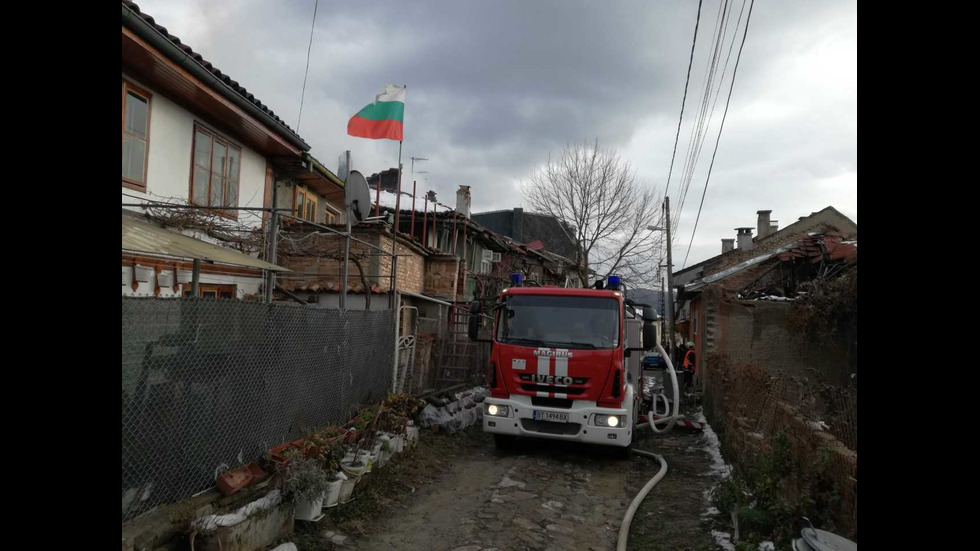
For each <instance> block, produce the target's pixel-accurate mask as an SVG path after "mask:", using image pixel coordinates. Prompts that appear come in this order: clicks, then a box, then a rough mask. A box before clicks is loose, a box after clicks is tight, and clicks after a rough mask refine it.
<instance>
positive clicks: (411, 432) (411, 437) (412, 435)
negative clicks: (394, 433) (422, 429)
mask: <svg viewBox="0 0 980 551" xmlns="http://www.w3.org/2000/svg"><path fill="white" fill-rule="evenodd" d="M405 437H406V439H407V440H408V444H409V446H410V447H414V446H415V445H416V444H418V443H419V428H418V427H416V426H415V425H414V423H412V422H411V421H409V422H408V426H407V427H405Z"/></svg>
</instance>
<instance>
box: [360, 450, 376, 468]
mask: <svg viewBox="0 0 980 551" xmlns="http://www.w3.org/2000/svg"><path fill="white" fill-rule="evenodd" d="M357 458H358V459H360V460H361V461H363V462H364V465H366V466H365V468H364V472H365V473H369V472H371V470H372V469H374V464H375V462H376V461H377V460H378V456H377V455H375V454H373V453H371V452H369V451H367V450H361V451H360V452H358V453H357Z"/></svg>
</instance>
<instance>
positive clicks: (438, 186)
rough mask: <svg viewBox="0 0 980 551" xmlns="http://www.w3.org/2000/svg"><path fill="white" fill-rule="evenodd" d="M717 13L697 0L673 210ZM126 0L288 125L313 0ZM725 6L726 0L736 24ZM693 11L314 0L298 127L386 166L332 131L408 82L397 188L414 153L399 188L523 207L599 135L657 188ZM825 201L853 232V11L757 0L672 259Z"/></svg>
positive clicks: (324, 154) (370, 145)
mask: <svg viewBox="0 0 980 551" xmlns="http://www.w3.org/2000/svg"><path fill="white" fill-rule="evenodd" d="M723 1H724V0H704V3H703V7H702V14H701V29H700V32H699V36H698V47H697V49H696V52H695V57H694V65H693V68H692V71H691V85H690V90H689V92H688V100H687V104H688V105H687V109H686V111H685V115H684V117H685V120H684V125H683V127H682V129H681V136H680V143H679V145H678V154H677V161H675V168H674V173H673V175H672V176H671V183H670V196H671V202H672V205H677V204H678V203H679V202H680V200H681V197H679V196H678V194H679V193H680V191H681V190H680V188H681V186H680V184H679V180H680V178H679V176H680V174H681V172H682V165H683V161H684V158H685V155H686V151H687V147H688V143H689V141H690V134H691V129H692V126H693V122H694V119H695V115H696V109H697V103H698V102H699V101H700V99H701V86H702V83H703V81H704V80H703V79H704V75H705V71H706V68H707V64H708V61H709V58H710V52H709V46H710V44H711V42H712V37H713V34H714V27H715V24H716V21H717V14H718V11H719V6H720V5H721V2H723ZM138 4H139V6H140V9H141V10H142V11H143V12H145V13H148V14H150V15H152V16H153V17H154V18H155V19H156V21H157V22H158V23H159V24H161V25H163V26H165V27H167V29H168V31H170V33H171V34H174V35H176V36H178V37H180V38H181V40H182V41H183V42H184V43H187V44H189V45H191V47H193V48H194V49H195V50H196V51H198V52H199V53H201V55H203V56H204V57H205V58H206V59H208V60H209V61H211V62H212V63H214V64H215V65H216V66H217V67H219V68H220V69H221V70H222V71H223V72H225V73H227V74H229V75H231V76H232V78H234V79H235V80H237V81H238V82H239V83H241V84H242V85H243V86H245V87H246V88H247V89H248V90H249V91H250V92H252V93H253V94H255V95H256V96H257V97H258V98H260V99H261V100H262V101H263V103H265V104H266V105H268V106H270V107H271V108H272V110H273V111H275V112H276V114H277V115H279V116H280V117H281V118H282V119H283V120H285V121H286V122H287V124H289V125H290V126H291V127H293V128H294V129H295V128H296V118H297V115H298V113H299V105H300V92H301V89H302V85H303V73H304V69H305V67H306V53H307V47H308V46H309V38H310V22H311V19H312V16H313V8H314V0H290V1H283V2H272V1H261V0H242V1H236V2H217V1H214V0H141V1H138ZM741 5H742V3H741V1H735V2H734V3H733V6H734V9H735V12H734V14H735V16H737V15H738V13H739V10H740V9H741ZM697 8H698V3H697V2H696V1H694V0H686V1H679V0H672V1H664V2H649V1H629V2H627V1H610V2H585V1H556V0H553V1H541V0H538V1H534V2H527V1H511V2H504V1H492V2H491V1H454V2H440V1H432V2H429V1H412V2H404V1H384V2H382V1H378V2H372V1H366V0H365V1H358V2H353V1H349V2H339V1H331V0H322V1H321V2H320V5H319V7H318V11H317V17H316V30H315V34H314V38H313V48H312V55H311V60H310V69H309V80H308V83H307V86H306V99H305V102H304V105H303V115H302V122H301V124H300V127H299V134H300V135H301V136H302V137H303V138H304V139H305V140H306V141H307V143H309V144H310V145H311V146H312V147H313V149H312V153H313V155H314V156H316V157H317V158H318V159H320V160H321V161H323V162H324V163H326V164H327V165H328V166H330V167H332V168H336V166H335V165H336V158H337V156H338V155H339V154H340V153H341V152H342V151H344V150H346V149H350V150H352V156H353V159H354V167H355V168H356V169H358V170H361V171H362V172H364V173H365V174H371V173H373V172H376V171H378V170H381V169H384V168H387V167H393V166H396V162H397V156H398V144H397V143H395V142H392V141H388V140H365V139H361V138H353V137H350V136H347V121H348V119H349V118H350V117H351V116H352V115H354V114H355V113H356V112H357V111H358V110H360V109H361V107H363V106H364V105H365V104H367V103H369V102H371V101H372V100H373V99H374V96H375V94H377V93H378V92H380V91H381V90H382V88H383V86H384V84H386V83H394V84H407V85H408V92H407V95H406V107H405V144H404V152H403V162H404V163H405V168H406V176H405V179H404V182H405V184H407V188H408V190H409V191H410V190H411V178H410V175H409V174H408V173H407V171H408V169H409V161H408V158H409V157H410V156H416V157H428V158H429V159H431V160H430V161H428V162H424V163H422V164H421V165H417V166H416V169H417V170H427V171H429V173H430V174H428V175H425V176H424V177H426V178H428V181H427V182H423V176H421V175H418V176H416V179H417V180H418V181H419V189H420V190H424V189H434V190H435V191H436V192H437V193H438V196H439V200H440V201H441V202H443V203H447V204H453V203H454V201H455V199H454V193H455V189H456V187H457V185H458V184H468V185H471V186H472V192H473V209H474V211H484V210H493V209H505V208H512V207H516V206H522V205H523V198H522V196H521V193H520V187H521V183H522V182H526V181H527V179H528V177H529V175H530V174H531V173H532V172H533V171H534V169H535V167H536V166H540V165H541V164H542V163H544V162H545V161H546V160H547V158H548V154H549V152H557V151H558V150H560V149H561V147H562V146H563V145H564V144H566V143H568V142H581V141H583V140H589V141H591V140H595V139H597V138H598V140H599V141H600V143H601V144H602V145H603V146H606V147H611V148H613V149H616V150H617V151H619V153H620V154H621V155H622V156H623V157H624V158H625V159H627V160H629V161H630V162H631V163H632V164H633V166H634V167H635V168H636V169H637V174H638V177H639V178H640V179H641V180H642V181H643V182H644V184H645V185H649V186H656V187H658V188H659V189H660V191H661V192H662V191H663V188H664V185H665V183H666V181H667V173H668V168H669V166H670V157H671V152H672V149H673V144H674V136H675V132H676V130H677V120H678V115H679V112H680V104H681V97H682V94H683V90H684V80H685V76H686V72H687V65H688V58H689V55H690V49H691V39H692V36H693V31H694V23H695V18H696V14H697ZM747 10H748V8H747V7H746V12H747ZM734 21H735V18H734V16H733V19H732V28H734ZM730 36H731V35H729V37H730ZM739 36H741V31H739ZM725 47H726V50H725V53H727V41H726V46H725ZM737 49H738V43H736V44H735V52H736V53H737ZM734 63H735V54H733V55H732V59H731V62H730V64H729V67H728V71H727V72H726V77H725V78H726V80H725V81H724V88H723V92H722V94H723V95H722V97H721V99H720V101H719V102H718V109H717V111H716V113H715V115H714V118H713V119H712V125H711V126H710V127H709V130H708V134H707V139H706V140H705V144H704V149H703V152H702V154H701V157H700V161H699V163H698V165H697V168H696V170H695V172H694V176H693V178H692V180H691V184H690V188H689V190H688V194H687V196H686V200H685V202H684V208H683V210H682V211H681V222H680V226H679V230H678V235H677V247H678V249H680V250H679V251H678V252H676V253H675V261H674V262H675V266H676V268H675V269H678V268H680V267H681V265H682V263H683V260H684V252H685V251H686V249H687V244H688V242H689V241H690V240H691V232H692V229H693V226H694V219H695V216H696V214H697V210H698V203H699V202H700V200H701V193H702V190H703V189H704V182H705V176H706V174H707V169H708V165H709V163H710V160H711V152H712V149H713V146H714V140H715V136H716V134H717V128H718V123H719V122H720V119H721V114H722V111H723V108H724V100H725V94H727V90H728V82H729V80H728V79H729V78H730V75H731V72H732V69H733V67H734ZM419 195H420V196H421V195H422V192H421V191H420V193H419ZM828 205H832V206H834V207H836V208H837V209H838V210H840V211H841V212H842V213H844V214H845V215H847V216H849V217H850V218H851V219H853V220H854V221H855V222H856V221H857V6H856V2H853V1H844V0H842V1H826V2H810V1H782V0H780V1H760V2H757V3H756V4H755V7H754V9H753V12H752V19H751V24H750V26H749V31H748V37H747V39H746V43H745V48H744V51H743V53H742V57H741V62H740V64H739V68H738V77H737V79H736V83H735V89H734V93H733V96H732V100H731V107H730V109H729V113H728V118H727V120H726V121H725V129H724V133H723V135H722V138H721V143H720V146H719V149H718V154H717V159H716V160H715V166H714V170H713V172H712V175H711V181H710V184H709V187H708V191H707V195H706V198H705V202H704V209H703V212H702V214H701V221H700V222H699V224H698V228H697V233H696V235H695V237H694V241H693V247H692V249H691V253H690V257H689V258H688V261H687V265H691V264H694V263H696V262H699V261H701V260H704V259H706V258H708V257H710V256H714V255H716V254H718V253H719V252H720V249H721V244H720V239H721V238H723V237H735V231H734V228H735V227H737V226H752V227H755V222H756V214H755V212H756V211H757V210H759V209H771V210H772V211H773V212H772V218H773V219H775V220H779V221H780V225H781V226H785V225H786V224H788V223H791V222H793V221H795V220H796V219H797V218H798V217H800V216H804V215H807V214H809V213H810V212H813V211H817V210H820V209H822V208H824V207H826V206H828Z"/></svg>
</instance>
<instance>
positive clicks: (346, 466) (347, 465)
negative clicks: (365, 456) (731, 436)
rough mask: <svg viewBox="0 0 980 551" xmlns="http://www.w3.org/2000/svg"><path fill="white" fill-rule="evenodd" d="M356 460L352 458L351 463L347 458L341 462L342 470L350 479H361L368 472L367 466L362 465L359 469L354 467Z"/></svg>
mask: <svg viewBox="0 0 980 551" xmlns="http://www.w3.org/2000/svg"><path fill="white" fill-rule="evenodd" d="M354 462H355V459H354V458H353V457H352V458H351V459H350V460H349V461H348V460H347V458H346V457H345V458H344V460H343V461H341V462H340V468H341V469H343V470H344V474H346V475H347V476H349V477H350V478H359V477H360V476H361V475H363V474H364V473H365V472H367V467H366V465H361V466H359V467H355V466H353V463H354Z"/></svg>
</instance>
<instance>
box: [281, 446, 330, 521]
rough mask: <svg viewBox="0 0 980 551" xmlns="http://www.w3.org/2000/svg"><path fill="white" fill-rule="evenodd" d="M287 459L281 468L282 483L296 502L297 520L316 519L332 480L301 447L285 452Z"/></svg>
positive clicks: (283, 488)
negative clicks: (324, 494)
mask: <svg viewBox="0 0 980 551" xmlns="http://www.w3.org/2000/svg"><path fill="white" fill-rule="evenodd" d="M285 453H286V454H287V458H286V459H287V461H288V463H287V464H286V466H285V467H283V468H282V470H281V477H280V485H281V490H282V493H283V495H284V496H291V497H292V498H293V500H294V501H295V502H296V513H295V517H296V519H297V520H310V521H316V520H319V517H320V509H321V508H322V506H323V493H324V492H325V491H326V490H327V486H328V485H329V483H330V482H331V480H330V478H329V477H328V476H327V473H326V472H324V470H323V469H321V468H320V464H319V462H318V461H316V460H315V459H310V458H307V457H305V454H304V453H303V451H302V450H300V449H295V448H294V449H290V450H289V451H287V452H285Z"/></svg>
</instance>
